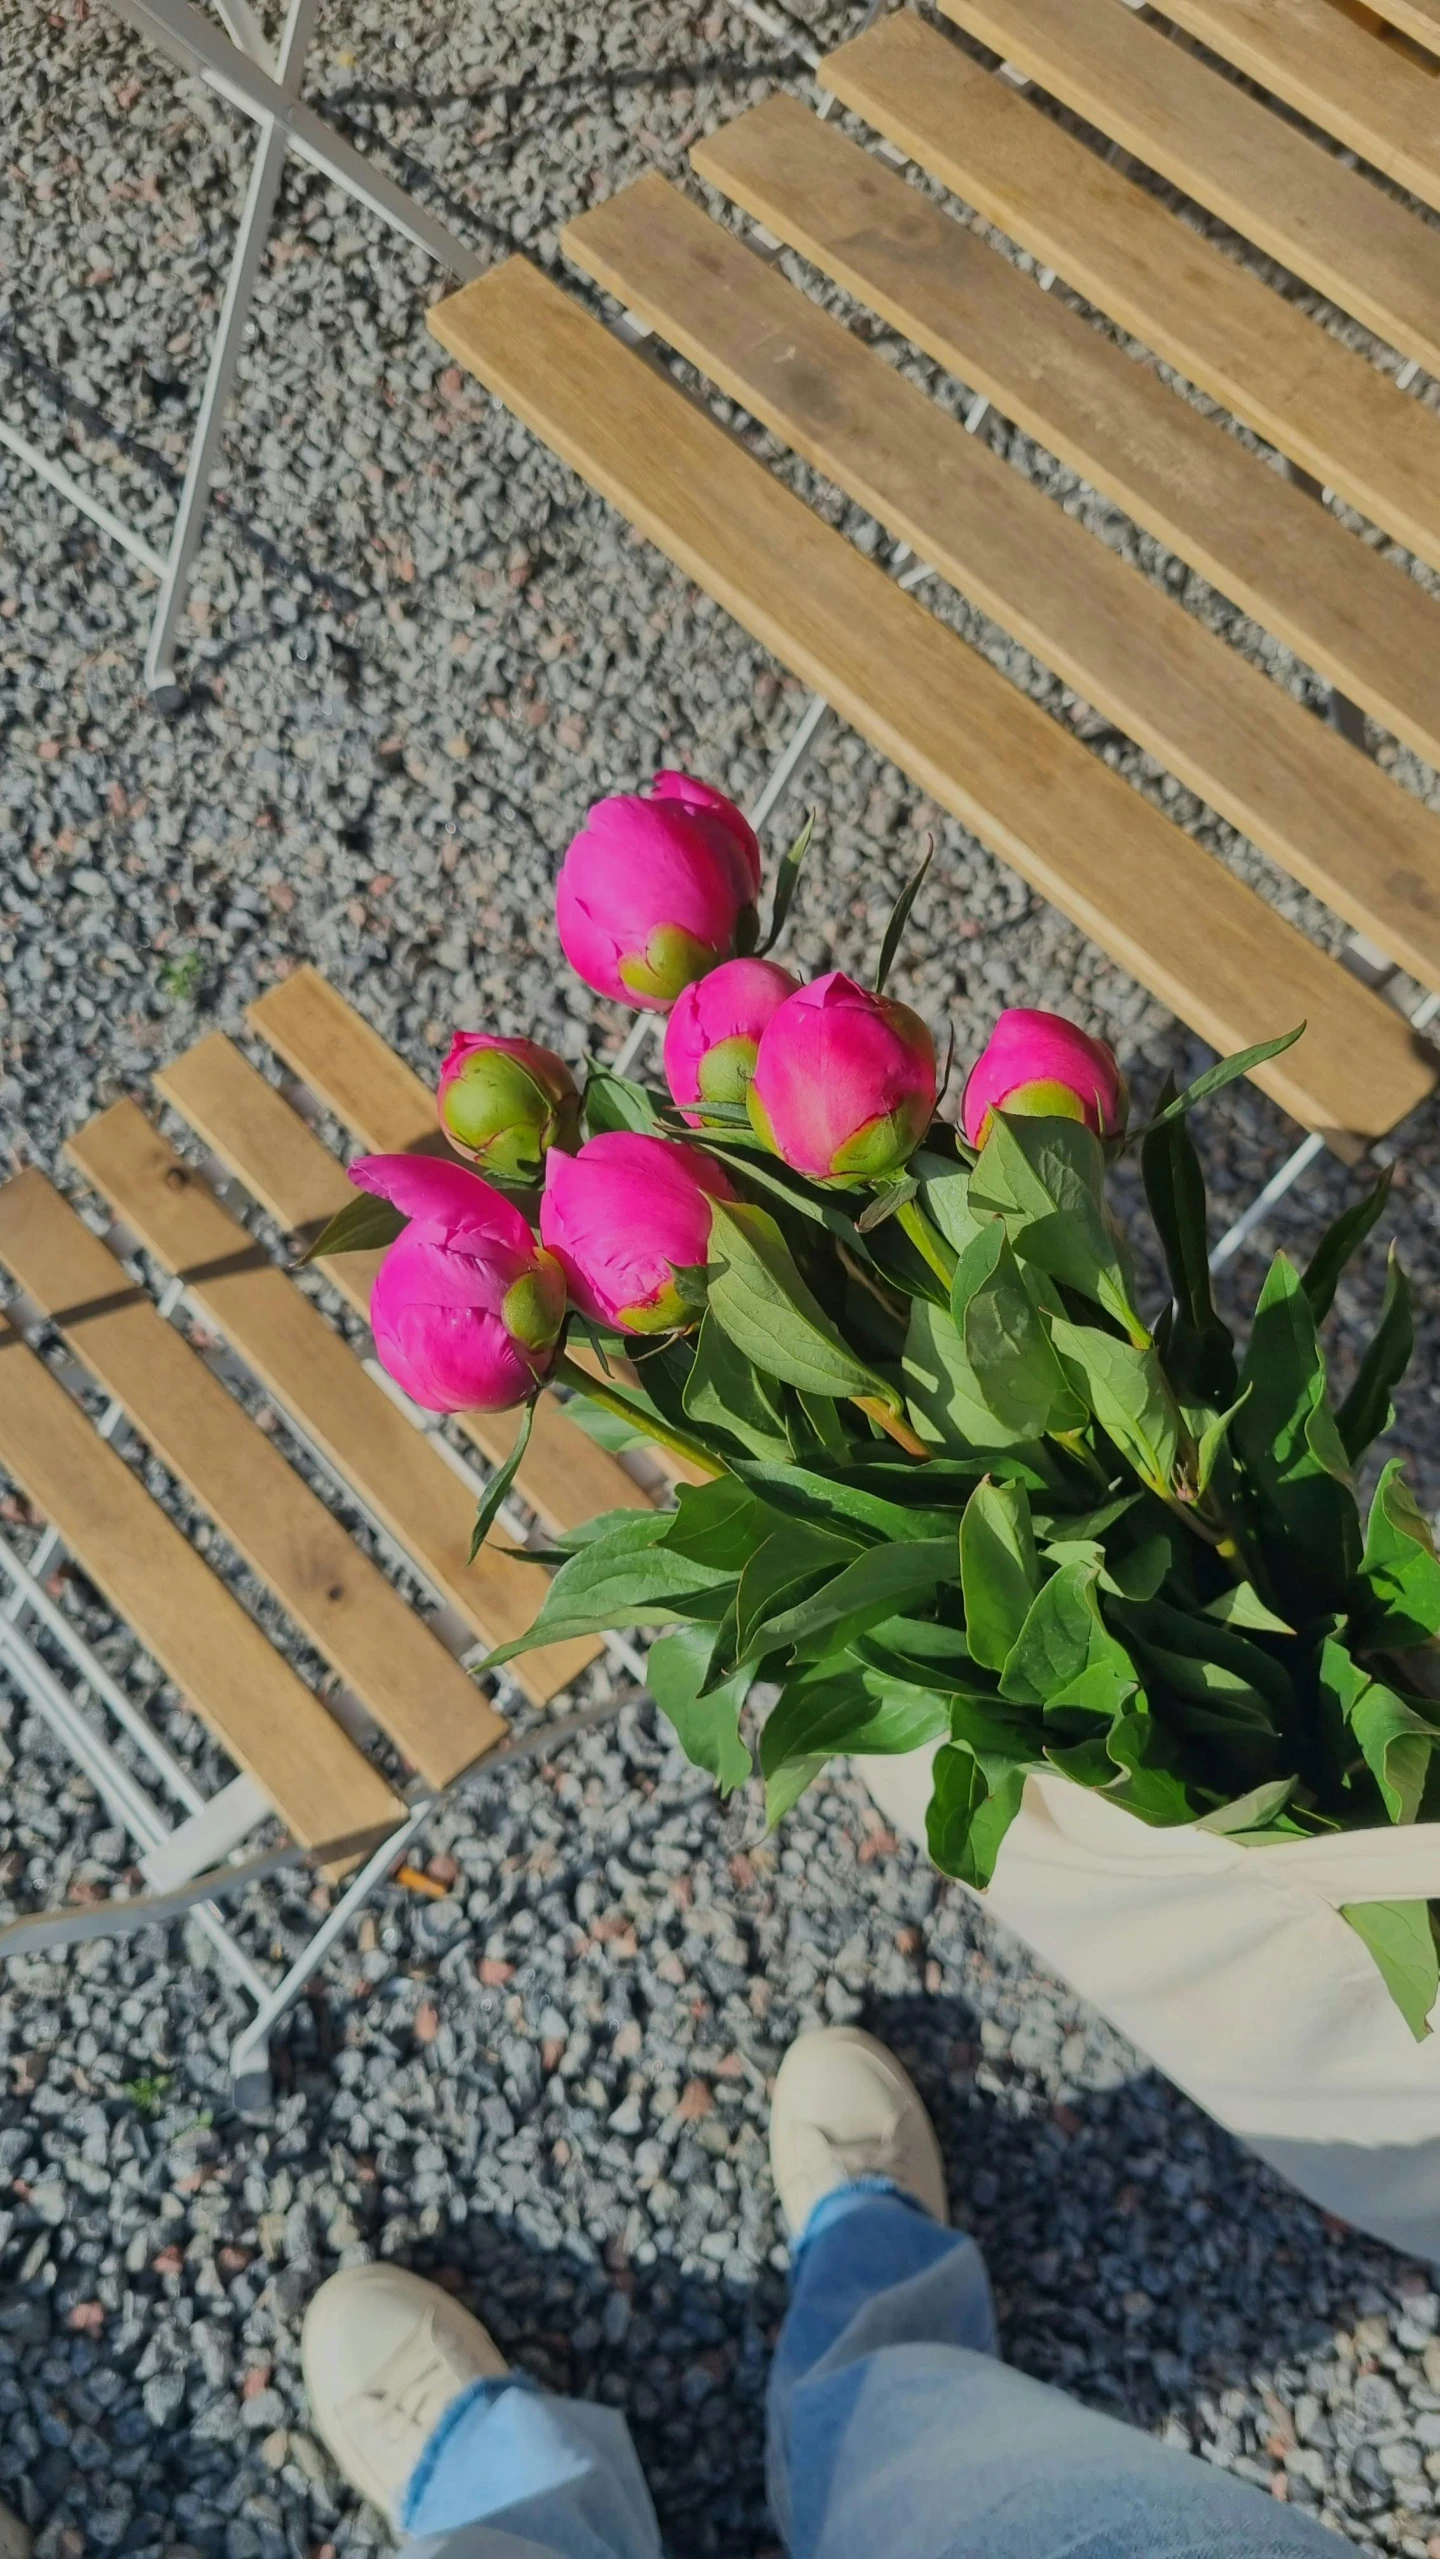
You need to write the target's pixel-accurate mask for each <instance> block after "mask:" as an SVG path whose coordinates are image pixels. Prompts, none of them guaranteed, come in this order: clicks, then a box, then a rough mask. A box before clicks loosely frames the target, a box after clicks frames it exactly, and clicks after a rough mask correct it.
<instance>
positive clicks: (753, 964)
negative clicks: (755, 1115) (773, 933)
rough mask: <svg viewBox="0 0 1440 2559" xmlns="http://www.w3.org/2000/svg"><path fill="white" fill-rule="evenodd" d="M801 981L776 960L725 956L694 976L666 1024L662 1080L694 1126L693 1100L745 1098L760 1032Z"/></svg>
mask: <svg viewBox="0 0 1440 2559" xmlns="http://www.w3.org/2000/svg"><path fill="white" fill-rule="evenodd" d="M798 983H799V981H798V979H796V978H793V977H792V976H791V974H790V971H789V970H788V969H782V968H781V967H780V965H779V962H778V961H776V960H726V961H725V962H724V964H723V966H722V967H720V968H718V969H712V970H711V971H710V974H709V976H708V977H701V978H697V979H696V981H695V983H694V985H693V986H687V987H686V988H685V989H684V991H683V993H682V994H681V995H679V996H678V997H677V999H676V1002H675V1007H674V1010H673V1011H672V1013H671V1015H670V1019H669V1021H668V1022H667V1023H666V1025H665V1080H666V1082H667V1084H668V1085H669V1087H670V1090H671V1092H672V1093H673V1094H674V1096H675V1099H676V1101H677V1102H678V1103H679V1104H680V1107H681V1109H682V1111H683V1112H684V1114H685V1117H686V1119H687V1120H689V1122H690V1124H691V1127H692V1128H698V1127H699V1125H700V1122H701V1119H702V1117H703V1113H702V1112H700V1111H696V1110H692V1109H690V1107H689V1105H690V1104H691V1103H692V1102H702V1103H703V1102H743V1101H744V1099H745V1094H746V1089H747V1087H748V1085H749V1082H750V1078H751V1076H752V1075H753V1074H754V1072H755V1054H756V1051H757V1049H758V1048H759V1045H760V1034H761V1032H762V1031H763V1030H764V1028H765V1025H766V1023H767V1022H768V1021H769V1020H770V1017H771V1015H772V1014H773V1013H776V1012H778V1011H779V1008H780V1006H781V1005H782V1004H783V1003H784V1001H785V998H786V996H787V995H793V994H794V992H795V989H796V986H797V985H798Z"/></svg>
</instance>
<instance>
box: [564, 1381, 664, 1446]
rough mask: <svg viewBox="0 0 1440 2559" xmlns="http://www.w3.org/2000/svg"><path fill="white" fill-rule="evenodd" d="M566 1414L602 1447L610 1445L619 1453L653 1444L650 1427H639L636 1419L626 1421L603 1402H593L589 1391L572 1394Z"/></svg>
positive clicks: (569, 1419) (567, 1404) (567, 1403)
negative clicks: (636, 1425)
mask: <svg viewBox="0 0 1440 2559" xmlns="http://www.w3.org/2000/svg"><path fill="white" fill-rule="evenodd" d="M565 1418H566V1420H567V1421H571V1422H573V1423H574V1424H575V1426H576V1429H577V1430H582V1431H583V1432H584V1433H585V1436H586V1438H587V1439H593V1440H594V1442H595V1444H596V1446H597V1447H598V1448H608V1449H609V1450H610V1452H611V1454H612V1455H613V1456H617V1457H618V1456H619V1455H620V1453H621V1451H622V1450H624V1449H627V1448H649V1447H651V1446H652V1445H653V1442H652V1441H651V1438H650V1435H649V1433H648V1432H647V1431H642V1430H637V1429H636V1428H635V1425H634V1423H633V1422H622V1420H621V1419H620V1416H619V1414H618V1413H607V1412H606V1410H605V1408H604V1406H603V1404H592V1403H591V1401H590V1398H589V1396H588V1395H572V1396H570V1397H569V1398H568V1400H567V1402H566V1405H565Z"/></svg>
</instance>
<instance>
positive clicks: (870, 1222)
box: [855, 1173, 920, 1235]
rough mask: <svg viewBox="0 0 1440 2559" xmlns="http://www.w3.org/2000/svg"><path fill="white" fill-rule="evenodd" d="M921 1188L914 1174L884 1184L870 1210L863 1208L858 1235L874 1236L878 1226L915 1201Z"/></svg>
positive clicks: (873, 1200) (898, 1176)
mask: <svg viewBox="0 0 1440 2559" xmlns="http://www.w3.org/2000/svg"><path fill="white" fill-rule="evenodd" d="M919 1188H920V1185H919V1183H918V1182H917V1181H916V1179H915V1176H914V1174H913V1173H900V1174H898V1175H897V1176H896V1177H895V1179H894V1180H893V1181H888V1182H885V1183H882V1184H881V1185H880V1187H879V1188H878V1189H877V1190H876V1192H875V1195H874V1197H873V1199H872V1200H871V1202H870V1205H869V1207H868V1208H862V1210H861V1211H860V1214H859V1216H858V1217H857V1218H856V1220H855V1232H856V1234H857V1235H873V1233H874V1231H875V1229H876V1227H877V1226H883V1225H884V1224H885V1221H886V1219H887V1218H891V1217H893V1216H894V1215H895V1212H896V1210H897V1209H902V1208H904V1207H906V1206H907V1205H908V1203H909V1202H910V1201H911V1200H913V1199H914V1198H915V1196H916V1194H917V1193H918V1191H919Z"/></svg>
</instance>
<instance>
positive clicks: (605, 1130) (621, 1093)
mask: <svg viewBox="0 0 1440 2559" xmlns="http://www.w3.org/2000/svg"><path fill="white" fill-rule="evenodd" d="M668 1099H669V1097H668V1095H667V1096H665V1100H666V1101H667V1102H668ZM581 1108H582V1110H583V1113H584V1119H585V1134H586V1136H587V1137H603V1136H607V1135H609V1133H610V1132H611V1131H612V1130H614V1129H629V1130H633V1131H638V1132H639V1134H640V1135H641V1136H642V1137H654V1136H655V1134H656V1132H657V1129H658V1127H659V1119H658V1114H657V1111H656V1107H655V1102H654V1100H653V1099H652V1098H651V1095H650V1094H649V1093H648V1092H647V1091H646V1088H645V1086H644V1085H643V1084H637V1083H635V1082H634V1080H633V1078H632V1077H630V1076H628V1075H614V1074H612V1073H611V1071H610V1068H609V1067H608V1066H592V1067H591V1069H590V1072H589V1075H588V1076H587V1078H586V1081H585V1098H584V1101H583V1103H582V1105H581Z"/></svg>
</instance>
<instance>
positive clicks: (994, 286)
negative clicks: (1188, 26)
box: [693, 48, 1440, 764]
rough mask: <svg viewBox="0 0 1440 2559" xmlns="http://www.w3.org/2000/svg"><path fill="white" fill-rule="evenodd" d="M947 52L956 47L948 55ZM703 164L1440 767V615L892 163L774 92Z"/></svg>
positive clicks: (760, 217)
mask: <svg viewBox="0 0 1440 2559" xmlns="http://www.w3.org/2000/svg"><path fill="white" fill-rule="evenodd" d="M946 50H947V52H953V48H946ZM693 158H694V162H695V166H696V168H697V169H698V170H699V171H700V173H701V175H702V176H704V177H706V178H708V179H709V180H710V182H711V184H712V185H714V186H717V187H719V188H721V189H722V190H723V191H724V192H725V193H726V194H728V195H730V196H732V197H733V198H734V199H735V201H736V203H738V204H741V205H743V206H744V208H745V210H746V212H747V213H750V214H753V215H754V216H755V218H756V220H757V221H760V222H763V223H765V224H766V225H767V226H768V228H769V229H770V230H772V231H773V232H774V233H775V234H776V235H777V236H778V237H779V238H780V239H783V240H785V241H787V242H788V243H789V244H790V245H791V246H792V247H794V248H796V249H798V250H799V251H800V253H801V254H802V255H803V256H804V257H807V258H810V259H812V260H813V261H814V263H815V264H816V265H817V266H819V267H821V268H822V269H823V270H824V271H825V273H826V274H827V275H830V276H833V277H834V279H835V280H836V282H837V283H839V284H841V285H843V286H844V287H845V289H846V291H847V292H849V293H853V294H854V295H855V296H856V297H857V299H858V300H860V301H862V302H866V303H869V304H870V305H871V306H872V308H873V309H875V310H876V311H879V312H881V313H882V314H883V316H884V317H885V318H886V319H887V320H888V321H889V322H890V324H891V326H892V327H894V328H896V329H898V330H899V331H900V332H901V334H902V335H903V336H905V337H908V338H910V339H912V340H913V341H914V343H915V344H916V345H917V346H921V347H923V348H924V349H925V351H926V353H927V354H928V355H931V356H933V357H934V358H935V359H936V361H937V362H938V363H940V364H943V365H944V366H945V367H946V369H947V371H949V372H952V373H956V374H958V375H959V376H960V378H961V379H962V380H963V381H965V382H967V383H969V384H970V385H971V386H972V387H973V388H974V389H975V390H977V391H983V392H984V393H985V395H986V397H987V398H988V399H991V400H993V401H994V402H995V404H996V406H997V408H999V409H1000V410H1001V411H1002V413H1003V414H1004V415H1005V416H1006V417H1009V418H1013V419H1014V420H1015V421H1016V423H1017V425H1019V426H1020V427H1022V428H1023V429H1024V431H1025V433H1026V434H1027V435H1032V436H1034V437H1036V438H1037V439H1038V441H1039V442H1040V443H1041V444H1044V445H1046V446H1047V447H1048V448H1049V450H1050V451H1051V452H1052V453H1056V454H1058V455H1059V456H1060V458H1061V459H1062V461H1064V462H1067V463H1068V464H1069V465H1070V466H1071V468H1072V469H1074V470H1077V471H1079V472H1081V473H1083V475H1084V477H1085V478H1086V479H1087V480H1089V481H1090V482H1091V484H1092V485H1093V486H1094V487H1096V488H1098V489H1103V490H1104V491H1105V492H1106V493H1107V494H1108V495H1109V496H1111V497H1113V498H1114V499H1115V500H1116V501H1117V502H1118V503H1119V504H1120V505H1121V506H1123V507H1124V508H1125V509H1126V511H1127V513H1129V514H1130V515H1132V516H1133V517H1134V518H1135V520H1136V522H1137V523H1139V524H1142V525H1144V526H1145V528H1146V529H1147V531H1149V532H1151V533H1154V534H1155V535H1156V536H1157V537H1158V538H1159V539H1160V540H1161V541H1162V542H1164V543H1166V544H1167V545H1168V546H1169V548H1170V549H1171V550H1174V551H1176V552H1178V553H1179V555H1180V557H1181V558H1182V559H1185V560H1189V561H1191V562H1192V563H1193V565H1194V566H1195V567H1196V568H1197V569H1199V570H1200V572H1201V574H1202V575H1203V576H1204V577H1206V578H1208V579H1209V580H1210V581H1211V583H1212V584H1213V585H1215V586H1216V587H1218V588H1219V590H1220V592H1221V593H1222V594H1224V595H1228V596H1230V597H1231V598H1232V599H1233V601H1234V602H1235V603H1237V604H1239V605H1241V606H1242V607H1243V608H1244V610H1245V611H1246V612H1247V613H1250V614H1253V615H1254V617H1255V619H1256V620H1257V621H1258V622H1260V623H1261V624H1262V625H1263V626H1264V627H1265V628H1266V629H1267V630H1270V631H1273V632H1274V633H1275V634H1276V636H1277V638H1279V639H1282V640H1283V641H1284V642H1285V643H1286V645H1287V647H1289V648H1292V649H1294V650H1295V651H1296V652H1297V653H1298V655H1299V656H1301V657H1302V658H1305V659H1306V660H1308V662H1309V663H1310V664H1311V665H1312V666H1315V667H1317V668H1318V669H1319V670H1320V672H1321V674H1322V675H1324V676H1326V677H1327V678H1328V679H1329V680H1330V682H1331V683H1333V684H1338V685H1339V687H1340V689H1341V691H1342V692H1344V693H1347V694H1349V695H1350V697H1351V698H1352V699H1353V700H1355V701H1357V702H1360V703H1362V704H1363V706H1364V708H1365V709H1366V710H1367V711H1369V712H1370V714H1371V715H1372V717H1373V718H1375V719H1377V720H1379V721H1380V722H1381V723H1382V724H1383V725H1384V726H1385V727H1386V728H1388V729H1392V730H1393V731H1394V732H1395V734H1396V735H1397V736H1398V737H1403V738H1404V739H1405V740H1406V742H1407V744H1408V745H1410V746H1412V747H1414V749H1415V751H1416V753H1417V754H1419V755H1421V756H1423V757H1424V758H1425V760H1426V762H1427V763H1430V764H1440V648H1437V646H1436V633H1437V630H1440V613H1437V607H1436V604H1435V603H1434V601H1433V600H1432V599H1431V598H1430V597H1429V596H1427V595H1425V594H1424V593H1423V592H1422V591H1421V589H1420V588H1419V587H1418V586H1417V585H1416V584H1415V582H1414V581H1413V580H1412V579H1410V578H1408V577H1406V576H1404V575H1403V573H1401V572H1400V571H1399V570H1397V569H1396V568H1394V567H1392V566H1391V565H1390V563H1389V562H1387V561H1385V560H1382V559H1380V558H1379V557H1378V556H1377V555H1376V553H1375V552H1374V551H1372V550H1371V549H1370V548H1369V547H1368V545H1367V544H1365V543H1363V542H1357V541H1356V540H1355V539H1354V537H1353V535H1351V534H1349V533H1347V532H1346V530H1345V528H1344V526H1343V525H1341V524H1339V523H1337V521H1336V519H1335V518H1334V517H1333V516H1332V515H1330V514H1329V513H1328V512H1327V511H1326V510H1325V509H1324V508H1323V507H1317V506H1316V505H1315V503H1314V501H1313V500H1312V499H1310V498H1308V497H1306V496H1304V495H1303V494H1302V492H1301V491H1300V490H1299V489H1298V488H1296V487H1295V486H1294V485H1293V484H1292V483H1291V482H1290V481H1288V480H1286V479H1284V478H1282V477H1281V475H1280V473H1279V472H1277V471H1275V470H1271V469H1267V468H1266V467H1265V466H1264V464H1263V463H1261V462H1260V461H1259V460H1258V459H1257V458H1256V457H1255V456H1254V455H1252V454H1250V453H1247V452H1246V450H1245V448H1244V446H1243V445H1242V444H1240V443H1239V442H1238V441H1237V439H1236V438H1235V437H1234V436H1231V435H1227V434H1225V433H1224V432H1223V431H1222V430H1221V429H1220V428H1219V427H1218V426H1216V425H1215V424H1214V422H1213V421H1212V420H1210V419H1208V418H1203V417H1201V416H1200V415H1199V414H1198V413H1197V412H1196V411H1195V410H1194V409H1192V408H1191V407H1190V406H1189V404H1188V402H1186V401H1184V400H1181V399H1179V398H1178V397H1177V396H1176V394H1175V393H1174V392H1173V391H1171V390H1170V389H1169V388H1167V386H1166V385H1165V384H1164V383H1163V382H1162V381H1161V380H1160V378H1159V376H1158V375H1157V374H1156V373H1155V372H1154V370H1153V369H1152V368H1151V367H1150V366H1148V365H1143V364H1135V363H1132V362H1131V361H1130V359H1129V358H1128V357H1127V356H1126V355H1124V354H1123V353H1122V352H1121V350H1120V349H1119V348H1118V347H1116V346H1113V345H1111V344H1110V343H1109V341H1108V340H1107V339H1106V338H1105V337H1104V336H1103V335H1102V333H1101V332H1100V331H1099V330H1096V329H1093V328H1091V327H1090V326H1089V325H1088V324H1087V323H1086V322H1085V321H1084V320H1083V319H1082V318H1081V317H1080V316H1079V314H1078V313H1077V312H1074V311H1071V310H1069V309H1068V308H1067V307H1066V305H1065V304H1064V303H1063V302H1060V301H1058V300H1057V299H1056V298H1055V297H1054V296H1053V295H1051V294H1046V293H1040V292H1038V291H1037V289H1036V287H1035V285H1034V284H1033V282H1031V280H1030V279H1029V278H1028V277H1026V276H1023V275H1021V274H1020V273H1019V272H1018V270H1017V269H1016V268H1015V267H1013V266H1012V265H1011V264H1010V263H1009V261H1008V260H1007V259H1005V258H1002V257H1000V256H999V255H998V254H997V253H996V251H995V250H994V249H992V248H990V247H989V246H987V244H986V243H985V242H984V241H983V240H980V239H977V238H976V237H975V235H974V234H973V233H971V232H969V231H967V230H965V229H964V228H963V227H962V225H961V224H960V223H958V222H956V221H955V220H954V219H953V217H952V216H951V215H950V214H948V213H946V212H944V211H943V210H942V208H941V207H940V206H939V205H936V204H932V203H930V202H929V201H928V199H927V198H926V197H925V196H923V195H922V194H920V192H919V191H918V189H917V188H915V187H913V186H910V185H908V184H907V183H906V181H905V179H904V178H902V177H901V176H899V175H898V173H897V172H896V171H895V170H894V169H889V168H887V167H886V166H885V164H884V162H883V161H881V160H879V159H877V158H876V157H875V156H874V155H873V154H872V153H871V152H868V151H863V150H861V149H860V148H859V146H858V145H857V144H856V143H854V142H847V141H846V140H844V139H843V137H842V136H841V135H840V134H838V133H837V132H836V131H835V129H834V127H833V126H832V125H828V124H822V123H821V122H820V120H819V118H818V117H817V116H814V115H812V114H810V113H809V111H808V110H807V109H806V108H805V107H803V106H801V104H800V102H799V100H798V99H796V98H788V97H785V96H784V95H777V96H776V97H774V98H771V99H770V100H768V101H767V103H766V104H765V105H764V106H761V107H756V108H754V109H752V111H751V112H750V113H749V114H748V115H743V116H740V117H737V119H736V121H735V122H734V123H733V124H730V125H726V126H724V127H722V128H721V130H720V131H719V132H718V133H715V134H712V135H711V136H710V137H709V139H708V140H707V141H706V142H704V143H702V144H700V145H699V146H698V147H697V149H696V150H695V152H694V154H693Z"/></svg>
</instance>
